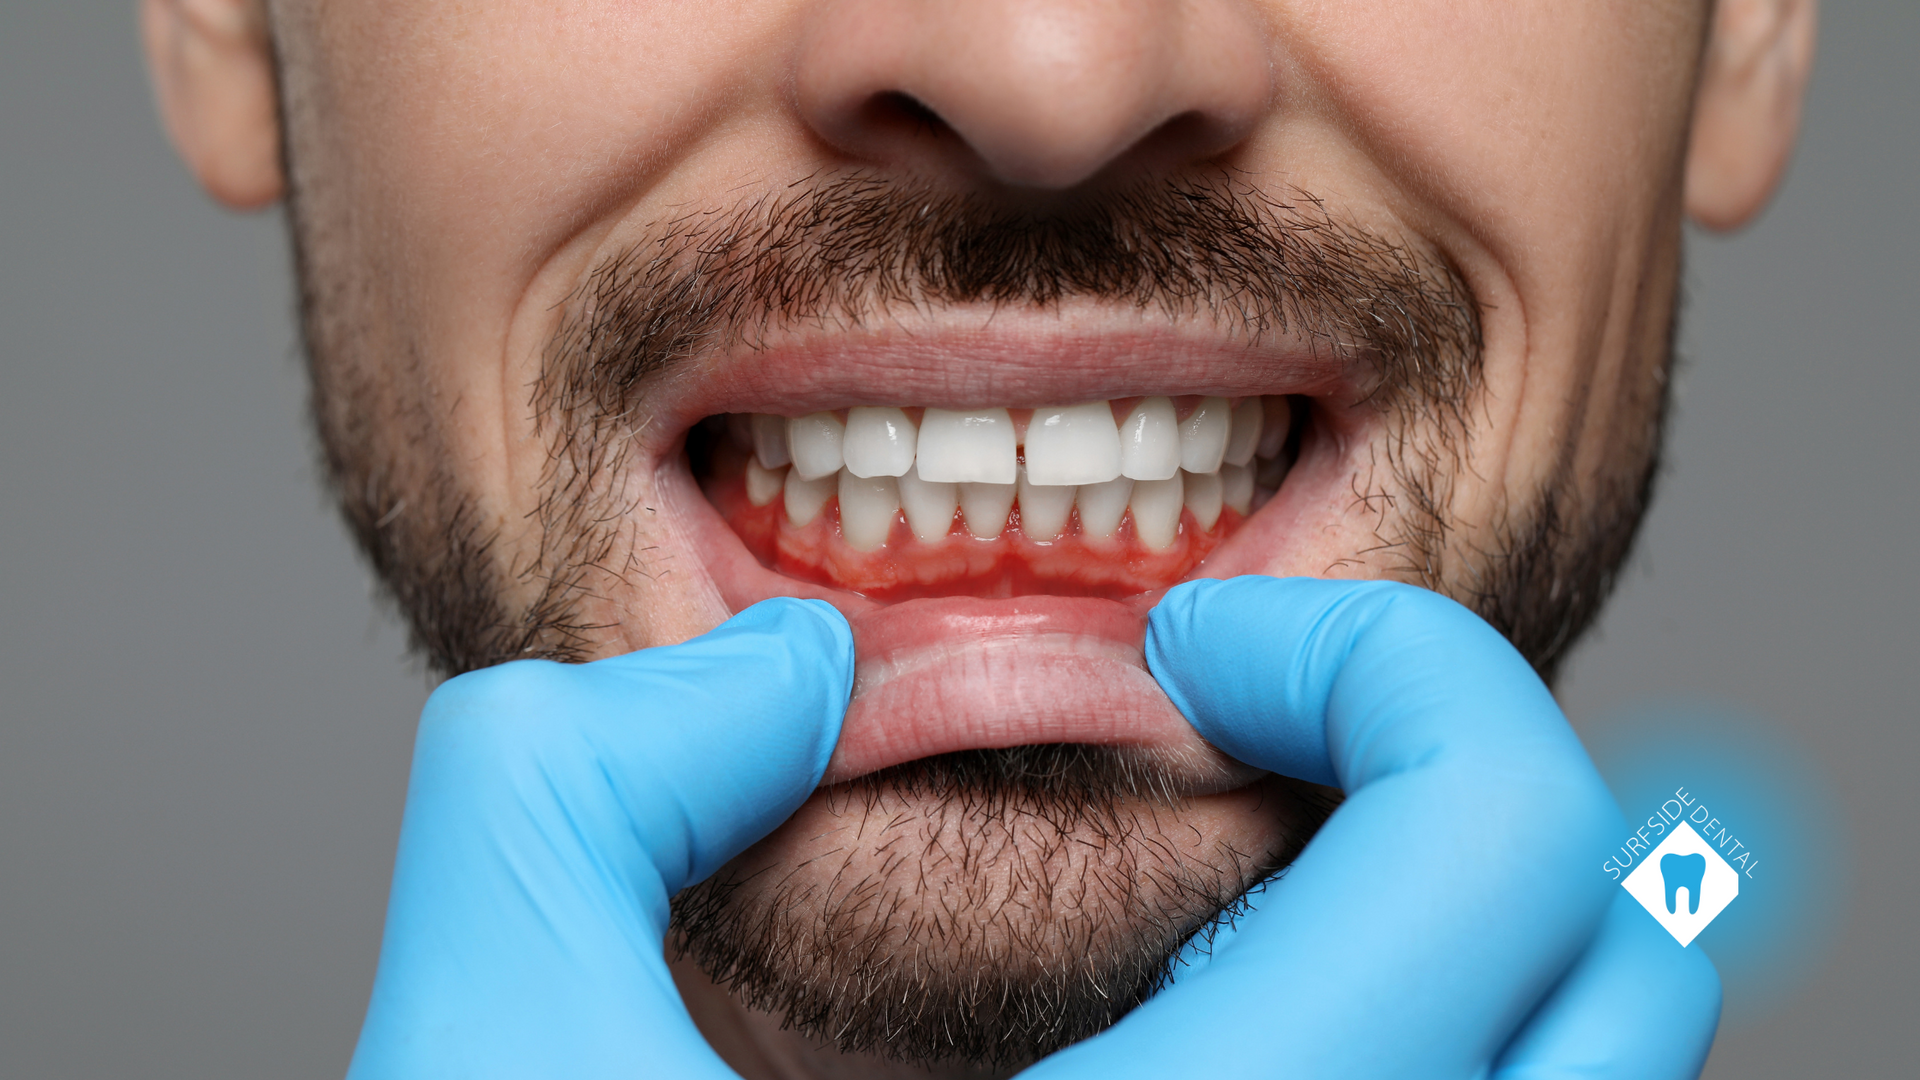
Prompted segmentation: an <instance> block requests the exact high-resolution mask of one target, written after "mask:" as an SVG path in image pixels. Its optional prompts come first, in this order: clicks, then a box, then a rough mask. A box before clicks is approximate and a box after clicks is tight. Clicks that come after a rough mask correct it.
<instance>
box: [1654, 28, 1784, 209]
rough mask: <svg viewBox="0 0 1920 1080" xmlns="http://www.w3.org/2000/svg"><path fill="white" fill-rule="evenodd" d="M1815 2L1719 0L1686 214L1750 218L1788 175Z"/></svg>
mask: <svg viewBox="0 0 1920 1080" xmlns="http://www.w3.org/2000/svg"><path fill="white" fill-rule="evenodd" d="M1814 8H1815V0H1719V2H1718V3H1717V4H1715V5H1714V14H1713V29H1712V34H1711V37H1710V38H1709V39H1708V42H1707V55H1706V63H1705V65H1704V67H1703V68H1702V70H1701V73H1700V87H1699V90H1698V92H1697V93H1696V95H1695V97H1694V104H1693V141H1692V143H1691V144H1690V145H1689V146H1688V147H1687V191H1686V198H1687V213H1688V214H1689V215H1691V216H1692V217H1693V219H1694V220H1695V221H1696V222H1699V223H1700V224H1701V225H1704V226H1706V227H1707V228H1709V229H1737V228H1739V227H1740V226H1742V225H1745V224H1746V223H1747V222H1748V221H1751V220H1752V219H1753V216H1754V215H1755V214H1757V213H1759V212H1760V208H1761V207H1762V206H1765V205H1766V203H1767V199H1768V198H1770V197H1771V196H1772V195H1773V190H1774V188H1775V187H1777V186H1778V185H1779V183H1780V177H1781V175H1782V174H1783V173H1785V172H1786V168H1787V157H1788V155H1789V154H1790V153H1791V152H1792V150H1793V141H1794V137H1795V136H1796V135H1798V134H1799V131H1800V104H1801V100H1802V98H1804V97H1805V95H1806V89H1807V78H1808V75H1809V73H1810V72H1811V71H1812V70H1813V36H1814Z"/></svg>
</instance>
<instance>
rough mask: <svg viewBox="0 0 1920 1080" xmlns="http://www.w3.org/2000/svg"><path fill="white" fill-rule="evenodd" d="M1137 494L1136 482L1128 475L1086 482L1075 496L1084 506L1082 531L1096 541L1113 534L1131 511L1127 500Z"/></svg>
mask: <svg viewBox="0 0 1920 1080" xmlns="http://www.w3.org/2000/svg"><path fill="white" fill-rule="evenodd" d="M1132 494H1133V481H1132V480H1130V479H1128V478H1127V477H1124V476H1122V477H1120V478H1119V479H1117V480H1109V481H1107V482H1106V483H1104V484H1083V485H1081V487H1080V490H1079V493H1078V494H1076V495H1075V496H1074V497H1073V501H1074V505H1076V506H1078V507H1079V508H1080V533H1081V535H1083V536H1087V537H1090V538H1092V539H1096V540H1105V539H1108V538H1109V537H1111V536H1112V535H1113V534H1114V533H1115V532H1116V531H1118V530H1119V528H1120V519H1121V518H1122V517H1124V516H1125V515H1126V513H1127V499H1128V498H1129V497H1130V496H1132Z"/></svg>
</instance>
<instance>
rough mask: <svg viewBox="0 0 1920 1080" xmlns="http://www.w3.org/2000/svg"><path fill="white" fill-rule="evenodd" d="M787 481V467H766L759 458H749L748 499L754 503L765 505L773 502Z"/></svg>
mask: <svg viewBox="0 0 1920 1080" xmlns="http://www.w3.org/2000/svg"><path fill="white" fill-rule="evenodd" d="M786 482H787V470H786V469H785V468H779V469H766V468H762V467H761V466H760V459H759V458H748V459H747V501H748V502H750V503H752V504H753V505H755V506H765V505H767V504H768V503H770V502H772V501H773V500H774V498H775V496H777V495H779V494H780V490H781V489H782V488H783V487H785V486H786Z"/></svg>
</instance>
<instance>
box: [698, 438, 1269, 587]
mask: <svg viewBox="0 0 1920 1080" xmlns="http://www.w3.org/2000/svg"><path fill="white" fill-rule="evenodd" d="M723 456H724V457H726V458H734V457H735V455H732V454H727V455H723ZM716 464H717V465H719V466H720V467H719V468H718V469H717V470H716V475H715V476H713V477H711V478H709V479H708V480H706V481H705V482H704V483H703V486H704V487H705V489H706V492H707V498H708V499H709V500H710V501H712V503H713V504H714V506H715V508H717V509H718V510H719V511H720V516H721V518H722V519H723V520H725V521H726V522H727V524H728V525H729V526H730V527H731V528H732V529H733V531H734V533H735V534H736V535H738V536H739V537H740V539H741V541H742V542H743V543H744V544H745V545H746V548H747V550H748V551H749V552H751V553H752V554H753V556H754V557H755V558H756V559H758V560H759V561H760V563H761V565H763V566H766V567H768V568H769V569H772V570H775V571H777V572H779V573H781V574H785V575H787V576H788V577H792V578H797V579H799V580H802V581H808V582H812V583H814V584H819V585H829V586H833V587H835V588H841V589H847V590H850V591H852V592H855V593H858V594H860V595H862V596H865V597H868V598H870V599H874V600H879V601H882V602H886V603H893V602H898V601H902V600H914V599H920V598H925V597H941V596H974V597H981V598H987V599H994V598H1003V597H1014V596H1034V595H1049V596H1094V597H1103V598H1107V599H1120V598H1123V597H1128V596H1135V595H1138V594H1140V593H1144V592H1151V591H1153V590H1155V589H1163V588H1166V587H1168V586H1171V585H1173V584H1175V583H1177V582H1179V581H1180V580H1182V579H1183V578H1185V577H1186V576H1187V575H1188V574H1189V573H1191V572H1192V571H1193V569H1194V567H1196V566H1198V565H1199V564H1200V562H1201V560H1203V559H1205V558H1206V557H1207V555H1208V553H1210V552H1211V551H1212V550H1213V549H1214V548H1215V547H1217V546H1218V545H1219V544H1220V542H1221V541H1222V540H1224V539H1225V538H1226V537H1227V536H1228V535H1229V534H1230V533H1231V532H1232V531H1233V530H1234V529H1235V528H1236V527H1237V526H1238V525H1239V524H1240V522H1241V521H1242V520H1244V519H1243V518H1242V516H1241V515H1240V514H1239V513H1237V512H1236V511H1234V510H1233V509H1232V508H1230V507H1229V508H1223V509H1222V510H1221V512H1220V520H1219V521H1218V522H1216V523H1215V524H1214V527H1213V528H1212V529H1210V530H1203V529H1201V528H1200V526H1199V523H1198V522H1197V521H1196V520H1195V519H1194V517H1193V514H1192V512H1191V511H1187V510H1182V511H1181V513H1180V530H1179V535H1178V536H1177V537H1175V539H1174V542H1173V544H1172V545H1171V546H1170V547H1168V548H1166V549H1164V550H1161V551H1150V550H1148V549H1147V548H1146V547H1145V545H1143V544H1141V543H1140V541H1139V540H1138V539H1137V538H1136V537H1135V536H1134V533H1133V519H1132V517H1131V516H1128V517H1127V518H1125V519H1123V520H1122V521H1121V523H1120V528H1119V530H1118V531H1116V532H1115V534H1114V535H1113V536H1112V537H1109V538H1106V539H1100V540H1093V539H1088V538H1086V537H1083V536H1081V535H1080V534H1079V531H1078V530H1079V520H1078V517H1077V516H1076V517H1075V518H1074V520H1073V521H1072V522H1070V523H1069V525H1068V531H1067V532H1066V533H1065V534H1063V535H1061V536H1059V537H1057V538H1055V539H1053V540H1050V541H1036V540H1031V539H1028V538H1027V536H1026V535H1025V534H1024V533H1022V532H1021V531H1020V517H1019V515H1020V511H1019V509H1018V508H1017V507H1016V508H1015V509H1014V512H1013V515H1012V517H1011V518H1010V520H1009V521H1008V522H1007V527H1006V529H1005V530H1004V531H1002V532H1001V534H1000V535H999V536H997V537H995V538H993V539H991V540H983V539H980V538H978V537H975V536H972V535H970V534H969V533H968V532H967V531H966V528H965V526H964V525H961V524H959V523H958V518H957V517H956V519H955V525H954V528H953V529H952V531H950V532H949V533H948V534H947V535H946V536H945V537H944V538H942V539H941V540H938V541H936V542H934V543H926V542H923V541H921V540H919V539H918V538H916V537H915V536H914V535H913V532H912V531H911V530H910V529H908V528H907V523H906V521H905V519H904V518H901V517H896V519H895V520H894V523H893V530H892V532H891V533H890V534H889V535H888V538H887V542H886V543H885V544H884V545H882V546H881V547H879V548H877V549H875V550H872V551H858V550H855V549H854V548H853V547H851V546H849V545H848V544H847V543H846V542H845V541H844V540H842V539H841V537H840V508H839V503H838V501H837V500H831V501H829V502H828V504H827V507H826V509H825V510H824V511H822V512H821V514H820V516H819V517H817V518H815V519H814V520H813V521H812V522H811V523H809V524H807V525H805V526H800V527H796V526H795V525H794V524H793V523H792V522H790V521H788V520H787V518H786V512H785V510H784V509H783V507H782V502H781V500H780V499H779V498H777V497H776V498H775V499H774V500H773V501H772V502H771V503H769V504H767V505H766V506H754V505H753V504H752V503H751V502H749V501H748V499H747V494H746V481H745V478H744V476H743V474H742V470H743V469H744V467H745V462H744V458H738V459H735V460H726V461H721V462H716Z"/></svg>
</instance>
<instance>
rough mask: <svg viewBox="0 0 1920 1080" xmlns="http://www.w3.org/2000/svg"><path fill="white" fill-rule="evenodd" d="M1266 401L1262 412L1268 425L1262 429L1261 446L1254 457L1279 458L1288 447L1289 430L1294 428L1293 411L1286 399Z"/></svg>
mask: <svg viewBox="0 0 1920 1080" xmlns="http://www.w3.org/2000/svg"><path fill="white" fill-rule="evenodd" d="M1264 400H1265V405H1264V406H1263V408H1262V410H1261V411H1262V412H1264V413H1265V414H1266V423H1265V424H1264V425H1263V426H1262V427H1261V429H1260V446H1259V448H1258V449H1257V450H1256V451H1255V452H1254V456H1255V457H1263V458H1271V457H1279V456H1280V450H1281V448H1282V447H1285V446H1286V445H1287V429H1288V428H1290V427H1292V426H1293V410H1292V409H1290V408H1289V407H1288V406H1287V399H1286V398H1283V397H1276V398H1267V399H1264Z"/></svg>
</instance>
